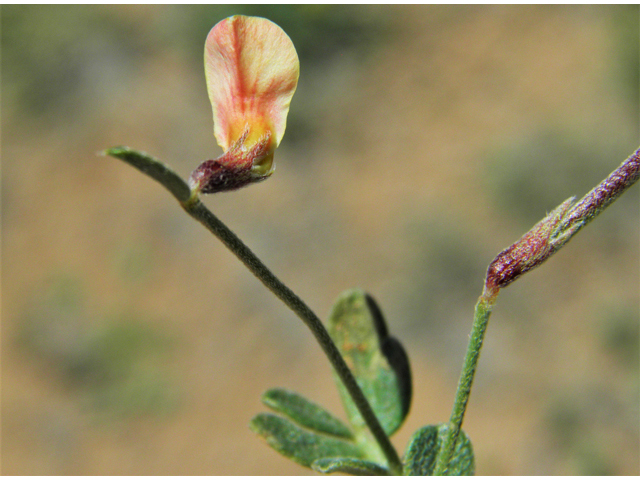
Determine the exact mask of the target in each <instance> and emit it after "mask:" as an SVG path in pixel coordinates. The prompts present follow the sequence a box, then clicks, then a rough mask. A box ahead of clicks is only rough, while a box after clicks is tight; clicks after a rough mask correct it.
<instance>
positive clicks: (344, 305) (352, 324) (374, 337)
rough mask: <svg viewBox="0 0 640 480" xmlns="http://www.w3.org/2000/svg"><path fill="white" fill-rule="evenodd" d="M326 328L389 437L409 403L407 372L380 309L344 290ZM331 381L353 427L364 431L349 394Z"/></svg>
mask: <svg viewBox="0 0 640 480" xmlns="http://www.w3.org/2000/svg"><path fill="white" fill-rule="evenodd" d="M328 329H329V334H330V335H331V338H332V339H333V340H334V341H335V342H336V345H337V346H338V349H339V350H340V353H341V354H342V356H343V357H344V359H345V361H346V362H347V365H349V368H351V371H352V372H353V375H354V376H355V378H356V380H357V381H358V384H359V385H360V388H362V391H363V392H364V394H365V396H366V397H367V400H369V402H370V403H371V407H372V408H373V410H374V412H375V414H376V416H377V417H378V419H379V420H380V423H381V425H382V428H383V429H384V431H385V432H386V433H387V435H392V434H393V433H394V432H395V431H396V430H397V429H398V428H399V427H400V425H402V422H403V421H404V419H405V417H406V416H407V413H408V412H409V406H410V404H411V371H410V368H409V360H408V358H407V354H406V353H405V351H404V348H403V347H402V345H401V344H400V342H398V340H396V339H395V338H393V337H390V336H389V334H388V330H387V326H386V324H385V321H384V318H383V316H382V313H381V312H380V309H379V308H378V306H377V305H376V303H375V301H374V300H373V298H371V296H369V295H367V294H366V293H365V292H363V291H362V290H358V289H354V290H348V291H346V292H344V293H343V294H342V295H341V296H340V297H339V298H338V300H337V302H336V303H335V305H334V307H333V310H332V311H331V315H330V317H329V327H328ZM336 383H337V384H338V389H339V391H340V395H341V397H342V401H343V403H344V405H345V410H346V411H347V415H348V417H349V420H350V422H351V424H352V425H353V427H354V429H355V430H356V432H362V431H365V430H366V425H365V423H364V420H363V419H362V417H361V416H360V413H359V412H358V410H357V408H356V406H355V405H354V404H353V402H352V400H351V397H350V396H349V393H348V392H347V390H346V389H345V388H344V386H343V385H342V382H341V381H340V380H338V379H337V378H336Z"/></svg>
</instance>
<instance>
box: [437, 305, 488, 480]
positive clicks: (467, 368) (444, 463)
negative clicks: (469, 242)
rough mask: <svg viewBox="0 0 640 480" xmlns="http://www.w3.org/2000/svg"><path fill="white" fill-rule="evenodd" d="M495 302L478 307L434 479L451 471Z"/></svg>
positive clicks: (439, 452)
mask: <svg viewBox="0 0 640 480" xmlns="http://www.w3.org/2000/svg"><path fill="white" fill-rule="evenodd" d="M494 301H495V297H492V298H486V297H484V296H482V297H480V299H479V300H478V303H477V304H476V310H475V314H474V318H473V327H472V328H471V338H470V339H469V346H468V347H467V353H466V355H465V358H464V365H463V367H462V373H461V374H460V380H459V381H458V390H457V391H456V398H455V400H454V403H453V410H452V411H451V418H450V419H449V428H448V429H447V433H446V436H445V438H444V441H443V442H442V447H441V448H440V450H439V451H438V457H437V459H436V467H435V469H434V473H433V474H434V475H444V474H446V472H447V468H448V467H449V462H450V461H451V457H452V455H453V452H454V449H455V445H456V442H457V440H458V435H459V434H460V428H461V427H462V421H463V419H464V413H465V411H466V409H467V402H468V401H469V394H470V393H471V386H472V384H473V377H474V376H475V373H476V368H477V366H478V358H479V357H480V350H481V349H482V342H483V340H484V334H485V332H486V330H487V325H488V324H489V317H490V316H491V307H492V306H493V302H494Z"/></svg>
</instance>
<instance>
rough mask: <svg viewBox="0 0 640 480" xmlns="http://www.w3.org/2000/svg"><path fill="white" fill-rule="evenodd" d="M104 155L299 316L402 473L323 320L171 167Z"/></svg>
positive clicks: (128, 154)
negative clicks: (174, 207)
mask: <svg viewBox="0 0 640 480" xmlns="http://www.w3.org/2000/svg"><path fill="white" fill-rule="evenodd" d="M104 153H105V154H106V155H111V156H113V157H116V158H119V159H121V160H124V161H125V162H127V163H129V164H130V165H132V166H134V167H135V168H137V169H138V170H140V171H141V172H143V173H145V174H147V175H149V176H150V177H152V178H153V179H155V180H157V181H158V182H159V183H161V184H162V185H163V186H164V187H165V188H167V190H169V191H170V192H171V193H172V194H173V196H174V197H175V198H176V199H177V200H178V201H179V202H180V205H181V206H182V208H184V210H185V211H186V212H187V213H188V214H189V215H190V216H191V217H193V218H194V219H196V220H197V221H198V222H200V223H201V224H202V225H204V226H205V227H206V228H207V230H209V231H210V232H211V233H213V234H214V235H215V236H216V237H218V239H219V240H220V241H221V242H222V243H224V245H225V246H226V247H227V248H228V249H229V250H231V251H232V252H233V253H234V254H235V255H236V257H238V259H240V261H241V262H242V263H244V265H245V266H246V267H247V268H248V269H249V270H250V271H251V273H253V274H254V275H255V276H256V277H257V278H258V279H259V280H260V281H261V282H262V283H263V284H264V285H265V286H266V287H267V288H268V289H269V290H271V292H273V294H274V295H276V296H277V297H278V298H279V299H280V300H282V301H283V302H284V303H285V305H287V306H288V307H289V308H290V309H291V310H293V312H294V313H295V314H296V315H298V316H299V317H300V318H301V319H302V321H303V322H304V323H305V325H306V326H307V327H309V329H310V330H311V333H313V335H314V336H315V338H316V340H317V341H318V343H319V344H320V347H321V348H322V350H323V351H324V353H325V354H326V355H327V357H328V358H329V361H330V362H331V365H333V368H334V369H335V371H336V373H337V374H338V376H339V377H340V380H342V383H343V384H344V385H345V387H346V388H347V390H348V392H349V394H350V395H351V398H352V400H353V402H354V403H355V405H356V407H357V408H358V411H359V412H360V414H361V415H362V418H363V419H364V421H365V422H366V424H367V426H368V427H369V430H371V433H372V434H373V436H374V438H375V439H376V442H377V443H378V445H379V446H380V449H381V450H382V452H383V454H384V456H385V458H386V459H387V462H388V466H389V469H390V471H391V473H392V474H395V475H400V474H401V473H402V462H401V461H400V458H399V457H398V453H397V452H396V450H395V448H394V447H393V445H392V443H391V440H390V439H389V437H388V436H387V434H386V433H385V432H384V430H383V429H382V426H381V425H380V422H379V421H378V418H377V417H376V415H375V413H374V412H373V409H372V408H371V405H370V404H369V402H368V401H367V399H366V397H365V396H364V393H363V392H362V390H361V389H360V387H359V386H358V383H357V382H356V380H355V378H354V376H353V374H352V373H351V371H350V370H349V367H348V366H347V364H346V363H345V361H344V359H343V358H342V355H340V352H339V350H338V348H337V347H336V345H335V343H334V342H333V340H332V339H331V337H330V336H329V333H328V332H327V329H326V328H325V326H324V325H323V324H322V321H321V320H320V319H319V318H318V316H317V315H316V314H315V313H313V311H312V310H311V309H310V308H309V307H308V306H307V304H306V303H304V302H303V301H302V299H301V298H300V297H298V296H297V295H296V294H295V293H293V291H292V290H291V289H290V288H289V287H287V286H286V285H285V284H284V283H282V282H281V281H280V280H279V279H278V278H277V277H276V276H275V275H274V274H273V273H272V272H271V270H269V269H268V268H267V267H266V266H265V265H264V263H262V261H261V260H260V259H259V258H258V257H257V256H256V255H255V254H254V253H253V252H252V251H251V250H250V249H249V247H247V246H246V245H245V244H244V243H243V242H242V240H240V239H239V238H238V237H237V236H236V235H235V233H233V232H232V231H231V230H230V229H229V228H228V227H227V226H226V225H225V224H224V223H222V222H221V221H220V220H219V219H218V217H216V216H215V215H214V214H213V213H212V212H211V211H210V210H209V209H208V208H207V207H206V206H205V205H204V204H203V203H202V202H201V201H200V199H199V198H198V196H197V194H193V193H192V192H191V190H190V188H189V186H188V185H187V183H186V182H185V181H184V180H182V178H181V177H180V176H178V175H177V174H176V173H175V172H174V171H173V170H172V169H170V168H169V167H167V166H166V165H164V164H162V163H161V162H159V161H158V160H156V159H154V158H153V157H150V156H148V155H146V154H144V153H141V152H137V151H135V150H131V149H129V148H127V147H117V148H112V149H109V150H107V151H105V152H104Z"/></svg>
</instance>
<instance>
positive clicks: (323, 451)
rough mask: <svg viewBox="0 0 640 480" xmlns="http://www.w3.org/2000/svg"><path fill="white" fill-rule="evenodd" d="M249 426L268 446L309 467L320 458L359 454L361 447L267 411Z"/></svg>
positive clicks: (358, 456)
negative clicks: (310, 430) (309, 429)
mask: <svg viewBox="0 0 640 480" xmlns="http://www.w3.org/2000/svg"><path fill="white" fill-rule="evenodd" d="M250 427H251V430H253V431H254V432H255V433H257V434H258V435H260V436H261V437H263V438H264V439H265V440H266V441H267V443H268V444H269V446H271V448H273V449H274V450H277V451H278V452H280V453H281V454H282V455H284V456H285V457H288V458H290V459H291V460H293V461H295V462H297V463H299V464H300V465H303V466H305V467H310V466H311V464H312V463H313V462H314V460H318V459H320V458H326V457H355V458H360V457H362V452H361V450H360V449H359V448H358V447H357V446H356V445H355V444H353V443H351V442H346V441H344V440H340V439H337V438H335V437H328V436H325V435H321V434H317V433H314V432H309V431H307V430H304V429H302V428H300V427H299V426H297V425H295V424H294V423H292V422H291V421H289V420H287V419H286V418H282V417H279V416H278V415H273V414H271V413H260V414H258V415H256V416H255V417H254V418H253V419H252V420H251V423H250Z"/></svg>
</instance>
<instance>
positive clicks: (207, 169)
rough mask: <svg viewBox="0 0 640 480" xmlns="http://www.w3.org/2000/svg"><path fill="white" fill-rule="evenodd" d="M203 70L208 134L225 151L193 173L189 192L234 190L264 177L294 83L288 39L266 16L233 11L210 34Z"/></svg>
mask: <svg viewBox="0 0 640 480" xmlns="http://www.w3.org/2000/svg"><path fill="white" fill-rule="evenodd" d="M204 68H205V76H206V80H207V90H208V92H209V99H210V100H211V105H212V107H213V123H214V130H213V132H214V135H215V137H216V140H217V142H218V144H219V145H220V146H221V147H222V148H223V149H224V151H225V152H224V154H223V155H222V156H220V157H218V158H217V159H214V160H206V161H204V162H203V163H201V164H200V165H199V166H198V168H196V169H195V170H194V171H193V173H192V174H191V178H190V179H189V183H190V186H191V189H192V191H196V192H201V193H215V192H220V191H223V190H233V189H236V188H240V187H243V186H245V185H248V184H249V183H253V182H259V181H262V180H264V179H266V178H268V177H269V176H271V174H272V173H273V172H274V170H275V165H274V162H273V154H274V151H275V149H276V148H277V146H278V144H279V143H280V140H282V136H283V135H284V131H285V127H286V120H287V113H288V112H289V104H290V103H291V97H292V96H293V93H294V92H295V90H296V86H297V84H298V76H299V71H300V64H299V61H298V55H297V53H296V49H295V47H294V46H293V42H291V39H290V38H289V37H288V36H287V34H286V33H284V31H283V30H282V29H281V28H280V27H279V26H278V25H276V24H275V23H273V22H271V21H270V20H267V19H265V18H259V17H246V16H242V15H234V16H232V17H229V18H226V19H224V20H222V21H221V22H219V23H218V24H217V25H216V26H214V27H213V28H212V29H211V31H210V32H209V35H208V36H207V40H206V42H205V49H204Z"/></svg>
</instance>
